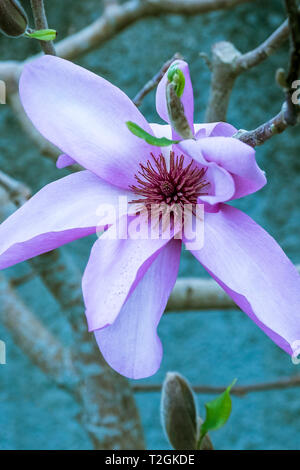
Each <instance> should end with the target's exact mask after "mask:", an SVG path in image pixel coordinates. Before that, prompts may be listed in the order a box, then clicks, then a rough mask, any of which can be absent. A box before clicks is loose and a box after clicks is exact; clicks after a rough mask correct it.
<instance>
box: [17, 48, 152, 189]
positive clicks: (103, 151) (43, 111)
mask: <svg viewBox="0 0 300 470" xmlns="http://www.w3.org/2000/svg"><path fill="white" fill-rule="evenodd" d="M20 97H21V101H22V104H23V106H24V109H25V111H26V113H27V115H28V117H29V118H30V119H31V121H32V122H33V124H34V125H35V127H36V128H37V129H38V130H39V131H40V133H41V134H42V135H43V136H44V137H46V139H48V140H49V141H50V142H52V143H53V144H55V145H56V146H57V147H59V148H60V149H61V150H62V152H63V153H66V154H67V155H69V156H70V157H71V158H73V159H74V160H76V161H77V162H78V163H79V164H80V165H82V166H83V167H85V168H86V169H88V170H90V171H92V172H94V173H95V174H96V175H98V176H100V177H101V178H103V179H105V180H106V181H109V182H110V183H112V184H115V185H117V186H120V187H121V188H128V185H130V184H134V175H135V173H136V171H137V169H138V164H139V162H141V161H142V162H143V161H146V160H147V159H148V158H149V155H150V152H154V153H156V152H157V148H155V147H152V146H150V145H149V144H147V143H146V142H144V141H143V140H142V139H139V138H138V137H136V136H134V135H133V134H131V132H130V131H129V130H128V129H127V126H126V121H134V122H135V123H137V124H138V125H139V126H141V127H142V128H143V129H145V130H146V131H147V132H151V128H150V126H149V124H148V123H147V121H146V120H145V118H144V117H143V116H142V114H141V113H140V112H139V111H138V109H137V108H136V106H135V105H134V104H133V103H132V101H131V100H130V99H129V98H128V97H127V96H126V95H125V93H123V92H122V91H121V90H119V89H118V88H117V87H115V86H113V85H112V84H111V83H109V82H108V81H106V80H104V79H103V78H101V77H99V76H97V75H95V74H94V73H92V72H89V71H87V70H85V69H83V68H82V67H79V66H78V65H75V64H73V63H71V62H68V61H66V60H64V59H60V58H58V57H53V56H49V55H46V56H44V57H41V58H39V59H37V60H35V61H33V62H30V63H28V64H26V65H25V67H24V70H23V73H22V76H21V79H20Z"/></svg>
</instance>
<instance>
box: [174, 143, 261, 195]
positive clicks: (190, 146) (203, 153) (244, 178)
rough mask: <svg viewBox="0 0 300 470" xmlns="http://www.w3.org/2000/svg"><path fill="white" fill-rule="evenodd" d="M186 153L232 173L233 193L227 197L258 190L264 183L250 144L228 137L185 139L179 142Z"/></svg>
mask: <svg viewBox="0 0 300 470" xmlns="http://www.w3.org/2000/svg"><path fill="white" fill-rule="evenodd" d="M179 146H180V148H182V149H183V150H184V151H185V153H187V154H188V155H189V156H190V157H192V158H194V159H195V160H197V161H199V162H203V161H206V162H207V164H208V165H209V166H210V165H211V164H214V165H217V166H218V167H219V168H223V169H224V170H226V171H227V172H228V173H230V175H231V176H232V178H233V180H234V185H235V191H234V194H233V195H232V196H231V197H230V198H228V199H223V201H225V200H229V199H236V198H239V197H242V196H246V195H248V194H251V193H254V192H255V191H258V190H259V189H261V188H262V187H263V186H264V185H265V184H266V177H265V174H264V172H263V171H262V170H261V169H260V168H259V166H258V165H257V163H256V160H255V151H254V149H253V148H252V147H250V146H249V145H246V144H244V143H243V142H240V141H239V140H238V139H234V138H231V137H208V138H199V139H198V140H197V141H193V140H186V141H184V142H182V143H181V144H179Z"/></svg>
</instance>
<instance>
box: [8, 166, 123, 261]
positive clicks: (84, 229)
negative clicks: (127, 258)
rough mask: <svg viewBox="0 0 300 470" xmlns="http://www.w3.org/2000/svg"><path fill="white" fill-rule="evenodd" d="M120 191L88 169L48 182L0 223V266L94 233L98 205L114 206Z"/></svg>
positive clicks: (97, 223) (99, 219) (98, 216)
mask: <svg viewBox="0 0 300 470" xmlns="http://www.w3.org/2000/svg"><path fill="white" fill-rule="evenodd" d="M125 194H126V192H125ZM121 195H124V191H122V192H121V191H120V190H119V189H118V188H117V187H112V186H110V185H109V184H107V183H106V182H104V181H102V180H101V179H100V178H98V177H97V176H96V175H94V174H93V173H90V172H89V171H82V172H78V173H74V174H72V175H69V176H66V177H65V178H62V179H60V180H58V181H54V182H53V183H51V184H48V185H47V186H45V187H44V188H43V189H41V191H39V192H38V193H37V194H36V195H35V196H33V197H32V198H31V199H30V200H29V201H28V202H26V203H25V204H24V205H23V206H22V207H21V208H20V209H18V210H17V211H16V212H15V213H14V214H12V215H11V216H10V217H9V218H8V219H7V220H6V221H5V222H3V223H2V224H1V225H0V269H4V268H7V267H9V266H12V265H14V264H16V263H20V262H21V261H24V260H26V259H29V258H32V257H34V256H37V255H40V254H41V253H45V252H47V251H50V250H53V249H54V248H57V247H58V246H61V245H63V244H65V243H69V242H71V241H73V240H76V239H77V238H81V237H84V236H87V235H89V234H91V233H95V232H96V228H97V226H99V225H101V214H100V215H99V207H100V208H101V207H102V206H103V204H107V203H109V204H110V205H113V206H115V207H117V204H118V202H119V196H121ZM128 195H129V196H130V197H131V193H129V192H128ZM112 222H114V221H111V223H112ZM105 223H108V220H106V221H105Z"/></svg>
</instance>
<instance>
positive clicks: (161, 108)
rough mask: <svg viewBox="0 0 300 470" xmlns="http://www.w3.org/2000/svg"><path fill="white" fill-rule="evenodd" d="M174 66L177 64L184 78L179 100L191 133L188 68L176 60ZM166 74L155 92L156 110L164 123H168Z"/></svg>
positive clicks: (191, 110) (192, 99)
mask: <svg viewBox="0 0 300 470" xmlns="http://www.w3.org/2000/svg"><path fill="white" fill-rule="evenodd" d="M175 62H176V64H178V68H179V69H180V70H182V72H183V74H184V77H185V87H184V91H183V94H182V96H181V98H180V100H181V102H182V104H183V107H184V113H185V116H186V118H187V120H188V123H189V125H190V128H191V129H192V131H193V130H194V93H193V86H192V82H191V77H190V72H189V66H188V64H187V63H186V62H184V61H183V60H176V61H175ZM167 74H168V73H167V72H166V73H165V75H164V76H163V78H162V79H161V81H160V82H159V84H158V87H157V91H156V110H157V112H158V114H159V116H160V117H161V118H162V119H163V120H164V121H166V122H168V123H170V120H169V116H168V108H167V100H166V86H167V83H168V77H167ZM173 137H174V139H177V138H178V135H177V134H176V133H173Z"/></svg>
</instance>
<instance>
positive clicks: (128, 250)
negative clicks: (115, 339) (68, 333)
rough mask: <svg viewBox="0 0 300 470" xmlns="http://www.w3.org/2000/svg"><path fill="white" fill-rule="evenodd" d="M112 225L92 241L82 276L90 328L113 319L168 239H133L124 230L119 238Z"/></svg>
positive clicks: (108, 323)
mask: <svg viewBox="0 0 300 470" xmlns="http://www.w3.org/2000/svg"><path fill="white" fill-rule="evenodd" d="M114 229H115V228H114V227H111V228H110V229H109V230H107V231H106V232H105V233H104V234H103V235H102V236H101V237H100V238H99V240H97V241H96V243H95V244H94V246H93V248H92V251H91V255H90V259H89V261H88V264H87V267H86V269H85V272H84V276H83V279H82V289H83V297H84V301H85V306H86V316H87V320H88V325H89V330H90V331H92V330H97V329H98V328H103V327H105V326H107V325H111V324H112V323H113V322H114V321H115V319H116V318H117V316H118V314H119V312H120V310H121V308H122V306H123V304H124V302H125V301H126V299H127V297H128V295H129V294H130V292H131V291H132V289H133V288H134V287H135V286H136V284H137V283H138V282H139V281H140V279H141V278H142V277H143V275H144V274H145V272H146V271H147V269H148V268H149V266H150V265H151V263H152V262H153V260H154V259H155V258H156V257H157V256H158V254H159V252H160V250H161V249H162V248H163V247H164V246H165V245H166V244H167V243H168V241H169V240H168V239H162V238H159V239H157V240H155V239H154V240H151V239H150V238H149V239H141V240H135V239H132V238H128V237H129V235H127V234H126V235H125V236H123V235H121V236H122V237H123V239H122V238H121V237H120V235H119V234H118V232H117V234H118V236H116V235H115V232H114ZM126 232H127V231H126ZM122 233H123V232H122ZM126 237H127V238H126Z"/></svg>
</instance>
